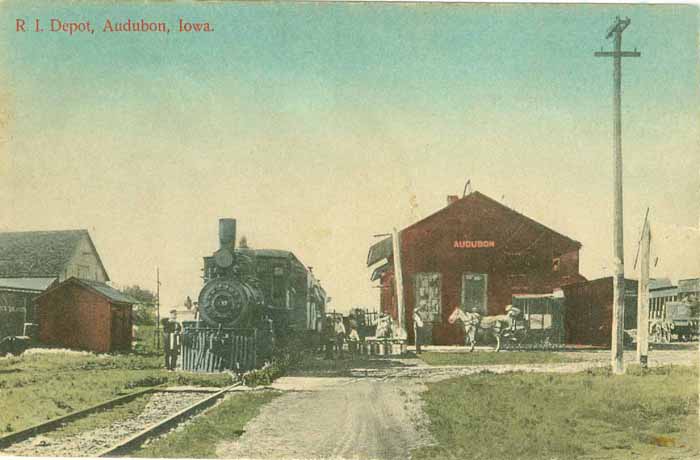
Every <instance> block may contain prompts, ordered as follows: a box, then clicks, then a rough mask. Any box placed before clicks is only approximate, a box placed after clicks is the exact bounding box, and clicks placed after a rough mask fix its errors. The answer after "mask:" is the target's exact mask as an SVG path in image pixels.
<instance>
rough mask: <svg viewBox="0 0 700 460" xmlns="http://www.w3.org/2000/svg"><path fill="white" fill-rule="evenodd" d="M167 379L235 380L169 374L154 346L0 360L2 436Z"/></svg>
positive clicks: (195, 381) (189, 382)
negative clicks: (125, 351) (121, 351)
mask: <svg viewBox="0 0 700 460" xmlns="http://www.w3.org/2000/svg"><path fill="white" fill-rule="evenodd" d="M151 340H152V338H151ZM164 383H167V384H172V385H206V386H218V387H221V386H225V385H227V384H230V383H232V382H231V377H230V376H229V375H227V374H217V375H202V374H191V373H169V372H167V371H165V370H164V369H163V358H162V355H160V354H159V353H157V352H155V351H154V350H151V351H148V350H143V349H142V350H141V353H132V354H114V355H110V354H103V355H95V354H92V353H76V352H60V351H51V352H41V353H31V352H30V353H25V354H23V355H21V356H19V357H5V358H0V436H3V435H6V434H9V433H11V432H14V431H19V430H22V429H24V428H28V427H29V426H32V425H35V424H38V423H42V422H45V421H47V420H50V419H53V418H56V417H59V416H61V415H65V414H68V413H70V412H73V411H75V410H80V409H85V408H87V407H90V406H93V405H96V404H99V403H101V402H104V401H107V400H109V399H112V398H115V397H117V396H119V395H122V394H126V393H129V392H132V391H135V390H136V389H139V388H145V387H152V386H156V385H160V384H164Z"/></svg>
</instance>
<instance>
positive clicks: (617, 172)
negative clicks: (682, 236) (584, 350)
mask: <svg viewBox="0 0 700 460" xmlns="http://www.w3.org/2000/svg"><path fill="white" fill-rule="evenodd" d="M630 22H631V21H630V19H629V18H625V19H620V17H619V16H618V17H617V18H615V23H614V24H613V25H612V26H611V27H610V28H609V29H608V33H607V35H606V36H605V38H610V37H613V38H614V43H615V45H614V50H613V51H602V50H601V51H599V52H596V53H595V54H594V55H595V56H596V57H612V58H613V151H614V176H615V186H614V196H615V197H614V217H613V234H614V264H615V275H614V277H613V320H612V340H611V347H610V353H611V361H612V368H613V373H615V374H622V373H624V372H625V368H624V364H623V361H622V353H623V349H622V340H623V336H624V333H625V331H624V328H625V254H624V246H623V225H622V224H623V222H622V117H621V114H620V112H621V107H620V105H621V104H620V101H621V98H622V88H621V87H622V84H621V81H622V58H623V57H639V56H641V53H639V52H638V51H637V50H636V49H635V50H634V51H622V32H624V30H625V29H626V28H627V26H629V25H630Z"/></svg>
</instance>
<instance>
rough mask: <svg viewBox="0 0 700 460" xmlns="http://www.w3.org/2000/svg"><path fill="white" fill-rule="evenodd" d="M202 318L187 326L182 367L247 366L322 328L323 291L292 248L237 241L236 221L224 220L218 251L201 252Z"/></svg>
mask: <svg viewBox="0 0 700 460" xmlns="http://www.w3.org/2000/svg"><path fill="white" fill-rule="evenodd" d="M203 272H204V276H203V278H204V287H203V288H202V290H201V291H200V293H199V299H198V314H199V319H198V321H196V322H194V323H188V324H185V329H184V331H183V340H182V368H183V369H185V370H196V371H221V370H224V369H232V370H233V369H235V370H248V369H252V368H254V367H258V366H260V365H261V364H262V363H263V362H265V361H267V360H269V359H270V358H271V356H272V354H273V353H274V351H275V348H279V347H283V346H285V343H287V342H288V341H289V340H290V339H291V338H292V337H295V338H300V339H301V340H305V341H308V342H312V341H313V335H314V334H317V329H318V328H317V326H318V324H317V323H318V321H319V320H320V319H321V318H323V316H324V314H325V309H326V303H327V301H328V299H327V296H326V292H325V290H324V289H323V288H322V287H321V285H320V283H319V281H318V280H317V279H316V278H315V277H314V275H313V273H312V271H311V268H309V267H306V266H304V264H302V263H301V261H300V260H299V259H298V258H297V257H296V256H295V255H294V254H293V253H292V252H290V251H282V250H274V249H251V248H249V247H248V246H247V244H241V245H240V247H236V220H235V219H220V220H219V249H218V250H216V251H215V252H214V253H213V254H212V255H211V256H207V257H204V268H203Z"/></svg>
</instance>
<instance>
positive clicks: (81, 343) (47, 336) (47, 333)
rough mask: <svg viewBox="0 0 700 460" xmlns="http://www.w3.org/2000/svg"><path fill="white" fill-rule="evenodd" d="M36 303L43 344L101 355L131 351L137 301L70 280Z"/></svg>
mask: <svg viewBox="0 0 700 460" xmlns="http://www.w3.org/2000/svg"><path fill="white" fill-rule="evenodd" d="M36 302H37V305H38V310H39V338H40V340H41V342H43V343H46V344H49V345H58V346H62V347H66V348H76V349H81V350H89V351H94V352H100V353H105V352H111V351H118V350H128V349H129V348H130V347H131V329H132V322H131V309H132V305H133V304H134V303H136V301H135V300H133V299H131V298H130V297H128V296H126V295H124V294H122V293H121V292H119V291H117V290H116V289H114V288H112V287H110V286H108V285H106V284H104V283H100V282H99V281H91V280H84V279H79V278H69V279H67V280H66V281H64V282H62V283H60V284H58V285H57V286H55V287H53V288H51V289H49V290H48V291H46V292H44V293H43V294H41V295H40V296H39V297H37V299H36Z"/></svg>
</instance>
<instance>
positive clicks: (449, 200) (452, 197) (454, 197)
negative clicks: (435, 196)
mask: <svg viewBox="0 0 700 460" xmlns="http://www.w3.org/2000/svg"><path fill="white" fill-rule="evenodd" d="M457 200H459V197H458V196H457V195H447V206H449V205H451V204H452V203H454V202H455V201H457Z"/></svg>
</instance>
